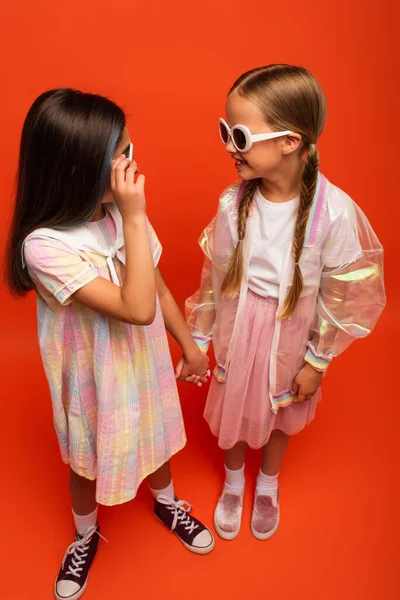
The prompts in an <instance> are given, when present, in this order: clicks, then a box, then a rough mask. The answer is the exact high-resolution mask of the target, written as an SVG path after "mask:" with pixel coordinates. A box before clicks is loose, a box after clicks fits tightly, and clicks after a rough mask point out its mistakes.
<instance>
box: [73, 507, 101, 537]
mask: <svg viewBox="0 0 400 600" xmlns="http://www.w3.org/2000/svg"><path fill="white" fill-rule="evenodd" d="M97 509H98V507H97V506H96V508H95V509H94V511H93V512H91V513H90V514H89V515H77V514H76V513H75V512H74V509H72V514H73V515H74V521H75V527H76V530H77V532H78V533H79V535H85V533H86V531H87V530H88V529H89V527H96V525H97Z"/></svg>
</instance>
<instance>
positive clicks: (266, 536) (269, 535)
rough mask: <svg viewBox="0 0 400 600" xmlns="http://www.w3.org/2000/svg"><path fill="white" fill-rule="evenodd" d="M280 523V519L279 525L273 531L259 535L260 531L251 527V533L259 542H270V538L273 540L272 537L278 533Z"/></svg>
mask: <svg viewBox="0 0 400 600" xmlns="http://www.w3.org/2000/svg"><path fill="white" fill-rule="evenodd" d="M279 521H280V519H278V522H277V524H276V525H275V527H274V528H273V529H271V531H267V533H259V532H258V531H256V530H255V529H254V528H253V526H251V533H252V534H253V535H254V537H255V538H256V539H257V540H269V539H270V538H272V536H273V535H274V533H276V531H277V529H278V527H279Z"/></svg>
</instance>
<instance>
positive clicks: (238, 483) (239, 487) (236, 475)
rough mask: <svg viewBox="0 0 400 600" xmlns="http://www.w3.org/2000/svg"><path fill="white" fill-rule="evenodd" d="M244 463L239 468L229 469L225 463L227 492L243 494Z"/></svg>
mask: <svg viewBox="0 0 400 600" xmlns="http://www.w3.org/2000/svg"><path fill="white" fill-rule="evenodd" d="M244 484H245V479H244V465H243V467H242V468H241V469H235V470H231V469H228V467H227V466H226V465H225V489H226V491H227V492H233V493H235V494H243V492H244Z"/></svg>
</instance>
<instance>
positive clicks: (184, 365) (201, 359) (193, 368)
mask: <svg viewBox="0 0 400 600" xmlns="http://www.w3.org/2000/svg"><path fill="white" fill-rule="evenodd" d="M209 362H210V359H209V358H208V356H207V355H206V354H204V352H202V351H201V350H200V349H196V351H195V352H194V354H193V355H190V356H188V357H186V356H182V358H181V359H180V361H179V362H178V364H177V367H176V370H175V376H176V378H177V379H179V381H187V382H188V383H194V384H195V385H197V386H198V387H201V386H202V385H203V383H207V380H208V377H207V373H208V364H209Z"/></svg>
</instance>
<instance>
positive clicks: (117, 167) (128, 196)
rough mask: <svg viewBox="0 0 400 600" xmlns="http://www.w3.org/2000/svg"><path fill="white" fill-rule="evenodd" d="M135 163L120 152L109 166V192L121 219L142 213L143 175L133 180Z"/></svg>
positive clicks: (144, 201)
mask: <svg viewBox="0 0 400 600" xmlns="http://www.w3.org/2000/svg"><path fill="white" fill-rule="evenodd" d="M136 173H137V164H136V162H135V161H131V160H129V159H127V158H126V157H125V155H124V154H121V155H120V156H118V158H116V159H115V160H114V162H113V165H112V167H111V192H112V195H113V197H114V200H115V203H116V204H117V206H118V208H119V211H120V213H121V215H122V218H123V219H126V218H128V217H134V216H138V215H144V214H145V212H146V197H145V194H144V182H145V177H144V175H139V176H138V178H137V180H136V182H135V174H136Z"/></svg>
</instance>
